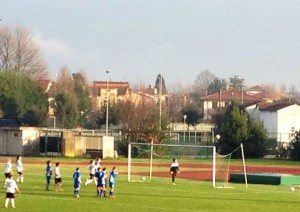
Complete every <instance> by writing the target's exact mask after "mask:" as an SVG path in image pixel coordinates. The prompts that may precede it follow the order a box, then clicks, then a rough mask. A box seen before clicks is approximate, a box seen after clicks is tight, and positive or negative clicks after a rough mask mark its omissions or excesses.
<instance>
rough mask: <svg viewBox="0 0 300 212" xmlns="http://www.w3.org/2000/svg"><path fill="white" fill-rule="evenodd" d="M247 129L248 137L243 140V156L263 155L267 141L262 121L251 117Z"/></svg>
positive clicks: (258, 156)
mask: <svg viewBox="0 0 300 212" xmlns="http://www.w3.org/2000/svg"><path fill="white" fill-rule="evenodd" d="M248 131H249V132H248V137H247V139H246V142H244V151H245V157H247V158H261V157H263V156H264V155H265V154H266V149H267V141H268V136H267V130H266V129H265V128H264V125H263V123H259V122H257V121H255V120H252V119H251V120H250V123H249V126H248Z"/></svg>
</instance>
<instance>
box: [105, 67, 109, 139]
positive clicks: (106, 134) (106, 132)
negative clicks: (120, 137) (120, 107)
mask: <svg viewBox="0 0 300 212" xmlns="http://www.w3.org/2000/svg"><path fill="white" fill-rule="evenodd" d="M106 74H107V82H106V125H105V126H106V127H105V136H108V104H109V99H108V98H109V96H108V81H109V70H108V69H107V70H106Z"/></svg>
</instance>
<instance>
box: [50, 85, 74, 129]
mask: <svg viewBox="0 0 300 212" xmlns="http://www.w3.org/2000/svg"><path fill="white" fill-rule="evenodd" d="M55 102H56V107H55V116H56V117H57V122H58V124H59V125H60V126H61V127H62V128H74V127H75V126H76V125H78V119H79V112H78V108H77V102H76V98H75V95H74V93H72V92H70V91H67V90H63V91H60V92H59V93H58V94H57V95H56V98H55Z"/></svg>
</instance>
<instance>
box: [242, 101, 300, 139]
mask: <svg viewBox="0 0 300 212" xmlns="http://www.w3.org/2000/svg"><path fill="white" fill-rule="evenodd" d="M246 110H247V112H248V114H249V116H250V117H251V118H253V119H255V120H257V121H260V122H262V123H263V124H264V127H265V128H266V129H267V132H268V134H269V138H274V139H276V140H277V142H278V143H281V144H287V143H289V142H290V141H291V139H292V138H293V133H294V131H295V130H296V131H299V130H300V105H298V104H291V103H273V104H262V103H259V104H254V105H251V106H248V107H247V108H246Z"/></svg>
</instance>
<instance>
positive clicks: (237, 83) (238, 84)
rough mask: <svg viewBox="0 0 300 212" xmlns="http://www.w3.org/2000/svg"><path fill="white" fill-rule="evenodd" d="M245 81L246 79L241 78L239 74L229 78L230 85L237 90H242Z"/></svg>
mask: <svg viewBox="0 0 300 212" xmlns="http://www.w3.org/2000/svg"><path fill="white" fill-rule="evenodd" d="M243 82H244V79H241V78H239V76H238V75H234V76H233V77H230V79H229V87H231V88H233V89H235V90H242V89H243Z"/></svg>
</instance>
